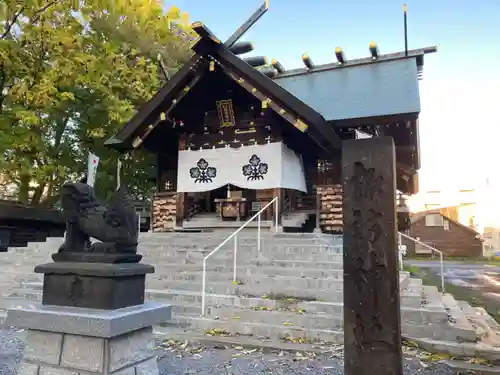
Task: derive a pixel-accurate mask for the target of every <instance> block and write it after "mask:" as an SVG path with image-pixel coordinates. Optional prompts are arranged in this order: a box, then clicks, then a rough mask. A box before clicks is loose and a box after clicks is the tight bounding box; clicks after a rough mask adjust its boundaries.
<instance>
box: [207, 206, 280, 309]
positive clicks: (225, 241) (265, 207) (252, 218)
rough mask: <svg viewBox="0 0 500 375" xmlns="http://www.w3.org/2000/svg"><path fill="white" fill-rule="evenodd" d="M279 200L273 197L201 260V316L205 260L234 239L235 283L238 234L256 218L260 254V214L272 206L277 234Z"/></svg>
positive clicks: (234, 277)
mask: <svg viewBox="0 0 500 375" xmlns="http://www.w3.org/2000/svg"><path fill="white" fill-rule="evenodd" d="M278 202H279V199H278V197H274V199H273V200H272V201H271V202H269V203H268V204H266V205H265V206H264V207H262V208H261V209H260V210H259V211H258V212H257V213H256V214H255V215H253V216H252V217H251V218H250V219H248V220H247V221H246V222H245V223H244V224H243V225H242V226H241V227H239V228H238V229H236V230H235V231H234V232H233V233H232V234H231V235H230V236H229V237H227V238H226V239H225V240H224V241H222V242H221V244H220V245H219V246H217V247H216V248H215V249H214V250H212V251H211V252H210V253H209V254H208V255H207V256H206V257H205V258H203V271H202V272H203V274H202V287H201V288H202V289H201V316H204V315H205V306H206V297H207V295H206V283H207V260H208V258H210V257H211V256H212V255H214V254H215V253H216V252H217V251H219V250H220V249H222V247H223V246H224V245H225V244H226V243H228V242H229V241H230V240H231V239H233V238H234V250H233V252H234V263H233V268H234V269H233V283H236V268H237V255H238V233H239V232H241V231H242V230H243V229H244V228H245V227H246V226H247V225H248V224H250V223H251V222H252V221H254V220H255V218H257V251H259V252H260V244H261V238H260V232H261V230H260V227H261V215H262V213H263V212H264V211H265V210H267V208H268V207H270V206H271V205H273V204H274V220H275V221H274V228H275V231H276V232H278V215H280V212H279V206H278Z"/></svg>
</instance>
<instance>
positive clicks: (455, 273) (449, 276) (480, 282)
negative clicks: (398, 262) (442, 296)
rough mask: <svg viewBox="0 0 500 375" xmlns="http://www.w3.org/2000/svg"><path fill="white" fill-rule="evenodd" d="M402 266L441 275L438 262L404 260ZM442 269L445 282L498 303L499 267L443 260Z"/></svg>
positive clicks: (499, 289) (499, 292)
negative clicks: (478, 292)
mask: <svg viewBox="0 0 500 375" xmlns="http://www.w3.org/2000/svg"><path fill="white" fill-rule="evenodd" d="M404 264H407V265H412V266H417V267H419V268H423V269H428V270H430V271H432V272H433V273H435V274H437V275H441V269H440V262H439V261H427V260H409V259H406V260H404ZM443 269H444V277H445V280H446V282H448V283H450V284H454V285H457V286H460V287H464V288H469V289H475V290H478V291H480V292H482V293H483V294H485V295H487V296H489V297H490V298H495V299H498V300H499V301H500V267H499V266H494V265H490V264H481V263H467V262H457V261H450V260H445V261H444V264H443Z"/></svg>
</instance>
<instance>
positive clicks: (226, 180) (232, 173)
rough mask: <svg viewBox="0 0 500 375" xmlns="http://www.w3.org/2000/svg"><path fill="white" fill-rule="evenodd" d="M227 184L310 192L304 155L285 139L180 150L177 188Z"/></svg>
mask: <svg viewBox="0 0 500 375" xmlns="http://www.w3.org/2000/svg"><path fill="white" fill-rule="evenodd" d="M227 184H232V185H235V186H238V187H241V188H245V189H255V190H258V189H273V188H286V189H295V190H300V191H306V182H305V177H304V171H303V166H302V161H301V158H299V157H298V156H297V155H296V154H295V153H294V152H293V151H291V150H290V149H288V148H287V147H286V146H285V145H284V144H283V143H281V142H275V143H269V144H267V145H256V146H245V147H240V148H236V149H233V148H229V147H228V148H218V149H208V150H197V151H194V150H184V151H179V164H178V171H177V191H179V192H202V191H208V190H213V189H217V188H219V187H221V186H225V185H227Z"/></svg>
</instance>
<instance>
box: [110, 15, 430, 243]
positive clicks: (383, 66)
mask: <svg viewBox="0 0 500 375" xmlns="http://www.w3.org/2000/svg"><path fill="white" fill-rule="evenodd" d="M253 22H255V21H253ZM192 26H193V30H194V31H195V32H196V33H197V34H198V36H199V39H198V41H197V42H196V43H195V44H194V45H193V47H192V49H193V52H194V55H193V56H192V57H191V59H190V60H189V61H188V62H187V63H186V64H185V65H184V66H183V67H182V68H181V69H180V70H179V71H178V72H177V73H176V74H175V75H174V76H173V77H171V79H170V80H169V81H168V83H167V84H166V85H165V86H164V87H163V88H161V89H160V91H159V92H158V93H157V94H156V95H155V96H154V97H153V98H152V99H151V100H150V101H149V102H148V103H147V104H145V105H144V106H143V107H142V108H141V109H140V110H139V111H138V112H137V114H136V115H135V116H134V117H133V118H132V119H131V120H130V121H129V122H128V123H127V124H125V126H124V127H123V128H122V129H121V130H120V131H119V132H118V133H117V134H116V135H115V136H113V137H112V138H110V139H109V140H108V141H107V142H106V144H107V145H108V146H109V147H113V148H115V149H118V150H121V151H122V152H128V151H130V150H133V149H137V148H141V147H142V148H145V149H146V150H147V151H149V152H152V153H155V154H156V156H157V175H156V194H155V195H154V198H153V210H152V227H153V230H154V231H171V230H175V229H181V228H184V229H187V228H198V229H202V228H206V227H220V226H223V227H224V226H227V227H235V228H236V227H239V226H240V225H241V224H242V223H243V222H244V221H245V220H247V219H248V218H249V217H251V216H252V214H254V213H255V212H257V211H259V210H260V209H261V207H263V205H265V204H267V203H268V202H270V201H271V200H272V199H273V198H274V197H279V200H278V202H279V210H278V212H279V215H278V225H280V226H282V227H284V228H285V229H287V228H288V229H290V230H296V231H312V230H313V229H314V227H315V226H316V225H318V223H319V225H321V229H322V230H323V231H325V232H333V233H335V232H341V231H342V195H341V194H342V191H341V187H340V186H341V185H340V184H341V175H340V170H341V142H342V140H346V139H353V138H355V137H356V136H359V135H364V136H383V135H389V136H392V137H393V139H394V142H395V145H396V160H397V172H398V181H397V183H398V190H400V191H401V192H403V193H408V194H413V193H415V192H416V191H417V189H418V182H417V170H418V169H419V168H420V162H419V154H418V114H419V112H420V99H419V87H418V80H419V79H420V78H421V74H422V67H423V62H424V55H425V54H427V53H430V52H435V51H436V48H435V47H430V48H424V49H418V50H410V51H405V52H401V53H395V54H390V55H381V54H379V53H378V49H377V46H376V45H375V44H373V43H372V44H371V45H370V49H369V50H370V56H369V57H367V58H364V59H357V60H348V59H347V58H346V57H345V56H344V54H343V52H342V50H341V49H337V50H336V52H335V55H336V60H337V61H336V62H332V63H330V64H325V65H315V64H314V63H313V61H312V59H311V58H310V57H309V56H307V55H303V56H302V61H303V63H304V68H302V69H294V70H286V69H285V68H284V67H283V66H282V64H280V63H279V62H278V61H276V60H273V61H272V63H271V64H268V63H267V59H266V58H264V57H259V56H253V57H247V58H242V57H241V55H243V54H244V53H247V52H250V51H252V50H253V47H252V45H251V44H250V43H245V42H237V43H236V42H235V40H236V39H237V38H230V40H229V41H228V42H225V43H223V42H221V41H220V40H219V39H218V38H217V37H216V36H214V35H213V34H212V33H211V32H210V30H209V29H208V28H207V27H206V26H205V25H203V24H201V23H194V24H193V25H192ZM274 214H275V212H274V209H273V206H271V207H269V209H268V211H266V212H265V213H264V215H263V218H262V220H263V222H262V223H263V225H268V226H271V225H272V223H273V217H274Z"/></svg>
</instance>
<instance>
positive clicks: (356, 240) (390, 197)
mask: <svg viewBox="0 0 500 375" xmlns="http://www.w3.org/2000/svg"><path fill="white" fill-rule="evenodd" d="M342 173H343V191H344V203H343V211H344V212H343V214H344V347H345V361H344V373H345V375H402V374H403V368H402V353H401V323H400V308H399V303H400V296H399V272H398V258H397V253H396V249H397V229H396V228H397V219H396V175H395V174H396V173H395V151H394V142H393V139H392V138H391V137H380V138H371V139H361V140H349V141H344V143H343V150H342Z"/></svg>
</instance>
